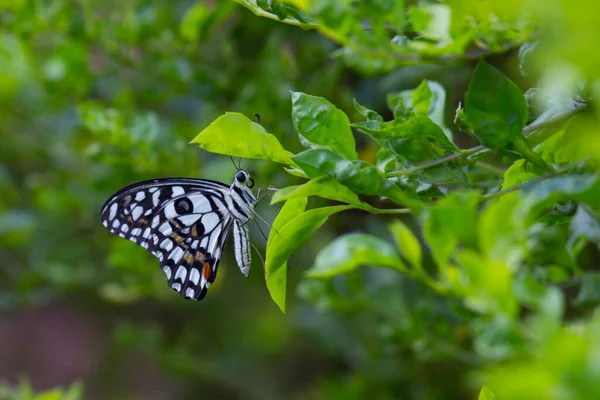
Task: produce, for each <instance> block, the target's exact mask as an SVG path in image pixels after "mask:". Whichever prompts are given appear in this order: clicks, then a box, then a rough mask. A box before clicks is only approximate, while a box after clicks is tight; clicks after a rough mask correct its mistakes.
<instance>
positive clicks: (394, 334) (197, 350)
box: [0, 0, 597, 400]
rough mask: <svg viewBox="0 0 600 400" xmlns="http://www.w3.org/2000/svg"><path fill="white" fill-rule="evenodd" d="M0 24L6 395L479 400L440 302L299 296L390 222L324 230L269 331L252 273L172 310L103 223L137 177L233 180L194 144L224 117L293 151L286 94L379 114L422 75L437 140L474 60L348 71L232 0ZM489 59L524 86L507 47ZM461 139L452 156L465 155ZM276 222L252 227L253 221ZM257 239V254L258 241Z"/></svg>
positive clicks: (157, 275)
mask: <svg viewBox="0 0 600 400" xmlns="http://www.w3.org/2000/svg"><path fill="white" fill-rule="evenodd" d="M409 3H411V2H409ZM579 9H581V10H582V9H583V8H579ZM567 22H568V21H567ZM0 27H1V30H0V380H3V382H4V384H5V385H7V386H15V385H22V386H24V387H29V386H30V389H31V388H32V389H31V390H34V391H44V390H49V389H51V388H54V387H57V386H63V387H69V386H71V385H72V384H77V383H79V384H80V385H81V388H82V393H83V394H82V395H81V398H85V399H149V400H161V399H196V398H204V399H359V398H373V399H395V398H405V399H445V398H452V399H469V398H476V396H477V393H478V391H479V389H480V386H478V384H476V383H474V382H473V381H472V380H471V379H470V377H471V375H470V374H469V372H471V371H473V370H475V369H477V368H478V367H479V366H480V365H481V360H480V358H479V357H478V356H477V355H476V354H475V353H474V352H473V350H472V349H471V346H470V343H469V337H468V335H467V332H466V330H465V329H466V328H464V324H463V323H462V322H461V321H460V318H461V317H459V316H457V314H456V313H454V312H453V311H452V308H453V307H452V302H453V300H452V299H441V298H439V297H438V295H437V294H435V293H433V292H432V291H430V290H427V289H426V288H425V287H423V286H422V285H420V284H418V283H416V282H414V281H410V280H408V279H406V278H404V277H403V276H402V275H400V274H397V273H394V272H392V271H386V270H367V269H365V270H361V273H360V274H353V275H350V276H349V277H348V278H347V279H344V280H337V281H334V282H332V283H330V285H331V287H330V288H329V289H328V290H333V291H335V293H336V296H335V297H326V296H319V295H318V294H315V293H314V292H313V289H314V288H313V287H312V286H311V285H310V284H306V282H305V281H304V279H303V271H305V270H306V269H307V268H308V267H309V266H311V265H312V263H313V260H314V257H315V254H316V253H317V252H318V251H319V250H320V249H321V248H322V247H323V246H324V244H325V243H328V242H330V241H331V240H333V239H334V238H335V237H336V236H338V235H340V234H342V233H347V232H351V231H361V232H370V233H373V234H376V235H380V236H381V237H387V235H389V234H388V233H387V231H386V223H388V222H389V221H390V220H389V219H386V218H381V217H374V216H371V215H369V214H366V213H363V212H359V211H356V212H348V213H344V214H343V215H336V216H333V217H332V218H331V219H330V220H329V221H328V223H327V224H325V226H324V227H323V228H322V229H320V230H319V231H318V233H317V234H315V235H314V236H313V237H312V238H311V239H310V240H309V242H308V243H307V244H305V245H304V246H303V247H302V248H301V250H300V251H298V252H297V253H296V254H295V255H294V256H293V258H292V259H291V260H290V261H289V264H288V265H289V268H290V270H289V274H290V275H289V279H288V290H289V293H288V312H287V314H286V315H284V314H282V313H281V311H280V310H279V309H278V308H277V306H276V305H275V304H274V303H273V302H272V301H271V299H270V297H269V294H268V291H267V290H266V288H265V284H264V276H263V273H262V266H261V263H260V261H259V259H258V257H257V256H256V255H255V254H254V255H253V256H254V264H253V270H252V271H251V273H250V277H249V278H248V279H246V278H244V277H243V276H242V274H241V273H240V272H239V270H238V268H237V266H236V265H235V262H234V259H233V257H232V248H231V247H232V244H231V243H229V245H228V250H227V251H226V252H225V257H224V260H223V262H222V263H221V266H220V269H219V276H218V278H217V281H216V283H215V284H214V285H213V286H211V289H210V291H209V294H208V296H207V297H206V298H205V299H204V300H203V301H202V302H200V303H197V302H189V301H184V300H183V299H182V298H180V297H179V296H178V295H177V294H175V293H174V292H173V291H172V290H170V289H169V288H168V287H167V286H166V284H165V277H164V274H163V273H162V272H161V271H160V270H159V268H158V261H157V260H156V259H155V258H153V257H151V256H150V255H149V254H147V253H146V252H145V251H144V249H142V248H140V247H138V246H135V245H134V244H133V243H131V242H128V241H125V240H122V239H120V238H118V237H115V236H113V235H111V234H109V232H108V231H107V230H106V229H104V227H103V226H102V225H101V223H100V218H99V212H100V207H101V206H102V204H103V202H104V201H105V200H106V199H107V198H108V196H110V195H111V194H112V193H113V192H115V191H116V190H118V189H120V188H121V187H123V186H125V185H128V184H130V183H133V182H136V181H139V180H143V179H150V178H160V177H167V176H186V177H201V178H208V179H216V180H220V181H223V182H230V181H231V180H232V178H233V175H234V173H235V168H234V167H233V165H232V163H231V161H230V159H229V158H228V157H225V156H218V155H214V154H209V153H207V152H205V151H203V150H201V149H200V148H198V147H197V146H195V145H190V144H188V143H189V141H190V140H192V139H193V138H194V137H195V136H196V135H197V134H198V133H199V132H200V131H201V130H202V129H203V128H205V127H206V126H207V125H208V124H209V123H210V122H211V121H212V120H214V119H215V118H216V117H218V116H219V115H221V114H223V113H224V112H225V111H235V112H241V113H243V114H245V115H247V116H249V117H251V118H254V117H253V116H254V114H256V113H257V114H259V115H260V123H261V124H262V125H263V126H264V127H265V128H266V129H267V131H269V132H270V133H273V134H274V135H276V136H277V137H278V138H279V140H280V142H281V143H282V144H283V145H284V147H286V148H287V149H290V150H291V151H298V150H300V149H301V146H300V143H299V142H298V138H297V135H296V133H295V132H294V129H293V126H292V123H291V119H290V112H291V99H290V91H301V92H305V93H309V94H313V95H318V96H323V97H325V98H327V99H329V100H330V101H331V102H332V103H334V104H335V105H336V106H337V107H339V108H340V109H342V110H344V111H345V112H346V113H348V115H349V116H350V117H351V120H356V119H358V117H359V115H358V114H357V112H356V111H355V110H354V108H353V105H352V99H353V98H356V99H357V100H358V101H359V102H360V103H361V104H364V105H367V106H368V107H369V108H371V109H374V110H377V111H378V112H380V113H381V114H382V115H385V116H388V117H389V116H390V111H389V110H386V104H385V97H386V94H387V93H389V92H394V91H400V90H404V89H412V88H415V87H416V86H417V85H418V84H419V83H420V82H421V80H422V79H424V78H427V79H429V80H433V81H437V82H439V83H441V84H442V85H443V86H444V88H445V89H446V93H447V99H446V101H447V103H446V104H447V106H446V114H447V115H446V121H451V120H452V118H453V114H454V110H455V109H456V107H457V105H458V103H459V101H461V100H462V98H463V96H464V92H465V90H466V87H467V85H468V82H469V79H470V76H471V74H472V70H473V68H474V66H475V62H476V60H460V61H459V62H452V63H441V64H440V63H429V62H428V63H418V64H416V65H412V66H405V67H402V68H392V69H391V70H389V71H384V72H382V71H374V70H368V69H365V68H355V67H353V66H352V65H351V64H352V63H349V62H348V60H344V59H343V57H339V56H337V57H336V56H335V54H334V53H335V50H336V49H337V48H338V45H337V44H335V43H334V42H332V41H331V40H330V39H328V38H326V37H324V36H323V35H320V34H319V33H318V32H316V31H310V30H302V29H299V28H297V27H294V26H289V25H285V24H281V23H279V22H277V21H272V20H269V19H265V18H259V17H256V16H255V15H253V14H252V13H251V12H250V11H249V10H247V9H245V8H243V7H241V6H239V5H237V4H236V3H235V2H233V1H200V2H196V1H192V0H155V1H146V0H121V1H116V0H85V1H84V0H81V1H74V0H73V1H69V0H55V1H50V0H48V1H42V0H39V1H38V0H35V1H34V0H31V1H29V0H19V1H9V0H7V1H0ZM588 44H589V43H587V42H585V41H584V42H581V43H579V42H577V45H578V46H580V47H581V48H584V49H585V48H587V47H586V46H587V45H588ZM576 50H577V49H574V50H573V51H576ZM594 51H595V50H594ZM338 55H339V54H338ZM567 55H568V54H567ZM595 57H597V55H596V56H595ZM487 59H488V61H489V62H491V63H493V64H494V65H496V66H497V67H499V68H501V69H502V70H503V71H504V72H505V73H506V74H507V75H508V76H509V77H510V78H511V79H513V80H514V81H515V82H517V83H518V84H520V85H524V86H525V87H526V85H527V82H526V81H525V78H523V76H522V75H521V74H520V71H519V63H518V47H512V48H509V49H506V50H504V51H500V52H498V54H496V55H491V56H490V57H488V58H487ZM586 60H587V59H586ZM593 62H595V60H592V61H590V63H588V64H586V63H583V66H584V67H587V66H593V65H594V63H593ZM584 69H585V68H584ZM590 69H591V67H590ZM449 125H450V124H449ZM455 134H456V143H457V144H458V145H459V146H461V147H466V146H471V145H473V144H476V142H474V141H473V139H472V138H468V137H465V136H464V135H461V134H459V133H457V132H455ZM357 141H358V150H359V151H360V153H361V157H363V158H367V159H368V158H370V157H371V158H372V154H370V153H369V152H372V151H373V150H372V148H370V147H369V144H368V142H367V141H366V140H365V139H364V137H360V136H357ZM242 165H243V167H245V168H247V169H249V170H250V172H251V173H252V175H253V176H254V178H255V180H256V182H257V186H258V187H267V186H269V185H273V186H276V187H283V186H286V185H289V184H298V183H300V182H301V181H300V180H297V179H296V178H294V177H292V176H290V175H287V174H285V173H284V172H283V171H282V170H281V167H280V166H278V165H274V164H272V163H269V162H265V161H261V160H242ZM313 204H320V203H318V202H316V203H313ZM322 204H325V202H322ZM277 211H278V209H277V208H276V207H269V206H268V202H264V203H263V204H261V206H260V207H259V208H258V212H259V213H260V214H261V215H262V216H263V218H264V219H266V220H267V221H272V220H273V218H274V217H275V215H276V214H277ZM262 229H263V231H266V230H268V229H267V228H266V227H262ZM252 241H253V243H254V244H256V246H257V247H258V248H259V249H260V250H261V251H262V252H263V254H264V246H265V240H264V238H263V237H262V236H261V234H260V232H258V231H257V230H256V228H255V227H253V228H252ZM523 378H524V379H526V377H523ZM30 389H27V390H30ZM57 398H59V397H57ZM533 398H535V396H534V397H532V399H533ZM567 398H568V397H567Z"/></svg>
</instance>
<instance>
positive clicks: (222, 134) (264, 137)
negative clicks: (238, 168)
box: [190, 112, 293, 165]
mask: <svg viewBox="0 0 600 400" xmlns="http://www.w3.org/2000/svg"><path fill="white" fill-rule="evenodd" d="M190 143H197V144H199V145H200V147H201V148H203V149H205V150H207V151H210V152H213V153H218V154H224V155H228V156H233V157H244V158H266V159H268V160H271V161H275V162H278V163H281V164H287V165H293V162H292V160H291V157H292V156H293V154H292V153H290V152H289V151H287V150H285V149H284V148H283V147H282V146H281V144H280V143H279V141H278V140H277V138H276V137H275V136H273V135H271V134H270V133H267V131H265V129H264V128H263V127H262V126H261V125H259V124H257V123H255V122H252V121H251V120H250V119H248V118H247V117H246V116H244V115H242V114H239V113H231V112H228V113H225V115H222V116H220V117H219V118H217V119H216V120H214V121H213V122H212V123H211V124H210V125H209V126H208V127H207V128H205V129H204V130H203V131H202V132H200V133H199V134H198V136H196V137H195V138H194V139H193V140H192V141H191V142H190Z"/></svg>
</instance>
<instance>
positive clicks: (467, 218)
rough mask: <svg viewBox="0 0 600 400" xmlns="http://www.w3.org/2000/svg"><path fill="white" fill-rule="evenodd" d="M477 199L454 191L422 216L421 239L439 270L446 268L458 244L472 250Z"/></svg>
mask: <svg viewBox="0 0 600 400" xmlns="http://www.w3.org/2000/svg"><path fill="white" fill-rule="evenodd" d="M479 199H480V195H479V194H478V193H477V192H455V193H452V194H450V195H448V196H446V197H443V198H442V199H440V200H439V201H438V202H437V203H434V204H433V205H431V206H430V207H428V208H426V209H425V210H424V212H423V213H422V215H421V219H422V221H423V236H424V238H425V240H426V242H427V244H428V245H429V247H430V248H431V251H432V253H433V258H434V259H435V261H436V263H437V264H438V266H439V267H440V268H445V267H446V266H447V263H448V260H449V259H450V257H451V256H452V254H453V252H454V249H455V248H456V246H457V245H458V244H459V243H463V244H465V245H467V246H471V247H475V243H476V237H475V236H476V235H475V233H476V225H475V223H476V221H477V204H478V203H479Z"/></svg>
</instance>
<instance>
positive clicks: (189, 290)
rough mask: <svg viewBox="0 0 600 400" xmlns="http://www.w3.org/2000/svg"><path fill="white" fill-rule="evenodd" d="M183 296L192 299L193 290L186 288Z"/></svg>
mask: <svg viewBox="0 0 600 400" xmlns="http://www.w3.org/2000/svg"><path fill="white" fill-rule="evenodd" d="M185 295H186V297H189V298H190V299H191V298H193V297H194V289H192V288H187V290H186V291H185Z"/></svg>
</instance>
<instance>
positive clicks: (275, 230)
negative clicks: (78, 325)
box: [254, 212, 279, 235]
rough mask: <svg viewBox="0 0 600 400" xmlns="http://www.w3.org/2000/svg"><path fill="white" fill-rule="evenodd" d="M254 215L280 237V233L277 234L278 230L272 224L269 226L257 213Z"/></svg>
mask: <svg viewBox="0 0 600 400" xmlns="http://www.w3.org/2000/svg"><path fill="white" fill-rule="evenodd" d="M254 215H256V216H257V217H258V219H259V220H261V221H262V223H263V224H265V225H266V226H268V227H269V228H271V230H272V231H274V232H276V233H277V234H278V235H279V232H277V229H275V228H273V226H272V225H271V224H269V223H268V222H267V221H265V220H264V219H263V217H261V216H260V215H258V214H257V213H256V212H254Z"/></svg>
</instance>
